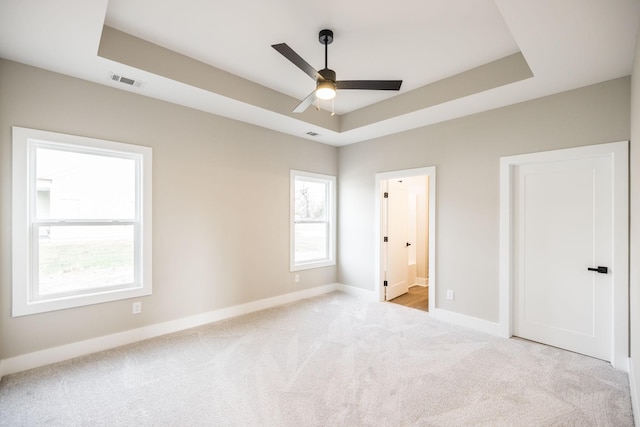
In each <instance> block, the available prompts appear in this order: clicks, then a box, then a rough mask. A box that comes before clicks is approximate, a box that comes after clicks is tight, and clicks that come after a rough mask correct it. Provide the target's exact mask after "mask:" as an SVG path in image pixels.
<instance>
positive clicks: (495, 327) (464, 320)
mask: <svg viewBox="0 0 640 427" xmlns="http://www.w3.org/2000/svg"><path fill="white" fill-rule="evenodd" d="M429 314H430V315H431V316H433V317H434V318H435V319H438V320H442V321H443V322H448V323H453V324H454V325H459V326H464V327H466V328H470V329H475V330H477V331H481V332H484V333H487V334H490V335H496V336H500V324H499V323H497V322H490V321H488V320H484V319H479V318H477V317H471V316H467V315H464V314H460V313H455V312H453V311H448V310H442V309H441V308H434V309H432V310H431V311H429Z"/></svg>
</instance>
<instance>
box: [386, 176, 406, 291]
mask: <svg viewBox="0 0 640 427" xmlns="http://www.w3.org/2000/svg"><path fill="white" fill-rule="evenodd" d="M387 188H388V190H387V193H388V197H387V198H386V201H387V203H386V206H387V215H386V220H387V229H386V234H385V236H386V237H387V242H386V249H387V254H386V255H387V256H386V261H387V265H386V272H385V279H384V280H385V281H386V282H387V286H386V292H385V299H386V300H387V301H389V300H392V299H394V298H396V297H398V296H400V295H402V294H406V293H407V292H408V291H409V283H408V280H407V273H408V269H409V257H408V253H409V251H408V248H407V233H408V221H409V192H408V190H407V185H406V184H405V183H403V182H402V180H389V183H388V187H387Z"/></svg>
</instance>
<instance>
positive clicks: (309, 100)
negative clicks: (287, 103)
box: [293, 90, 316, 113]
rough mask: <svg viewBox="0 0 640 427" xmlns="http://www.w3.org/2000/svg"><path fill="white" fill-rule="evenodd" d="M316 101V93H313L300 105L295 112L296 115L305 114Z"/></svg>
mask: <svg viewBox="0 0 640 427" xmlns="http://www.w3.org/2000/svg"><path fill="white" fill-rule="evenodd" d="M315 100H316V91H315V90H314V91H313V92H311V93H310V94H309V95H308V96H307V97H306V98H305V99H303V100H302V102H301V103H300V104H298V106H297V107H296V108H295V109H294V110H293V112H294V113H304V110H306V109H307V108H308V107H309V105H311V104H313V101H315Z"/></svg>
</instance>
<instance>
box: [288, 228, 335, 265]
mask: <svg viewBox="0 0 640 427" xmlns="http://www.w3.org/2000/svg"><path fill="white" fill-rule="evenodd" d="M295 233H296V235H295V245H296V247H295V262H296V263H298V262H308V261H317V260H324V259H327V258H328V254H327V248H328V246H327V224H326V223H306V224H305V223H298V224H295Z"/></svg>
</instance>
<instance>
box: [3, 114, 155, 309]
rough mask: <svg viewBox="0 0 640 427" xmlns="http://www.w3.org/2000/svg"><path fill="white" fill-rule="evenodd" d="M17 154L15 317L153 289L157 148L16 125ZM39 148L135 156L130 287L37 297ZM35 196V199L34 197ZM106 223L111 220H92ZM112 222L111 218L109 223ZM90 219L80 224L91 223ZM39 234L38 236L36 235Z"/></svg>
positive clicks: (99, 223) (13, 185) (14, 161)
mask: <svg viewBox="0 0 640 427" xmlns="http://www.w3.org/2000/svg"><path fill="white" fill-rule="evenodd" d="M12 131H13V154H12V156H13V157H12V161H13V163H12V166H13V174H12V190H13V195H12V214H13V218H12V316H13V317H17V316H24V315H29V314H36V313H44V312H48V311H54V310H61V309H67V308H72V307H80V306H85V305H90V304H98V303H104V302H109V301H116V300H122V299H127V298H136V297H140V296H145V295H151V293H152V280H151V279H152V277H151V268H152V266H151V260H152V256H151V242H152V241H151V230H152V224H151V218H152V213H151V202H152V201H151V189H152V188H151V185H152V150H151V148H150V147H143V146H138V145H131V144H124V143H120V142H113V141H106V140H101V139H94V138H87V137H82V136H75V135H66V134H60V133H55V132H47V131H42V130H35V129H28V128H21V127H15V126H14V127H13V128H12ZM36 147H46V148H52V149H58V150H67V151H72V152H81V153H82V152H84V153H90V154H96V155H103V156H111V157H121V158H127V159H134V160H135V162H136V165H137V166H136V205H137V207H136V218H134V219H132V220H127V221H122V222H120V221H119V223H120V224H121V225H133V226H134V248H135V249H134V251H135V256H134V258H135V264H136V265H135V267H134V270H135V272H136V273H135V279H134V283H132V284H130V285H128V286H126V287H117V288H108V289H107V288H103V289H93V290H88V291H87V292H83V293H80V292H76V293H73V294H65V295H52V296H51V297H49V298H47V297H39V298H38V297H36V296H35V295H34V292H33V286H35V285H34V284H33V283H32V282H33V280H32V279H33V278H34V276H36V274H35V273H34V272H33V271H34V268H37V266H36V264H37V263H34V261H37V260H34V257H36V256H37V250H35V248H34V245H37V244H38V239H37V233H38V232H37V230H38V225H37V224H36V225H34V224H35V214H36V213H35V197H36V191H35V190H36V189H37V182H36V178H35V176H36V175H35V161H34V159H33V156H34V153H35V148H36ZM32 197H33V199H32ZM90 222H91V223H92V224H93V223H95V224H98V225H102V224H104V223H105V221H90ZM107 222H108V221H107ZM87 224H88V223H87V222H86V221H85V222H83V221H79V222H78V224H75V223H74V224H71V223H68V222H67V223H66V225H87ZM34 236H35V237H34Z"/></svg>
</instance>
